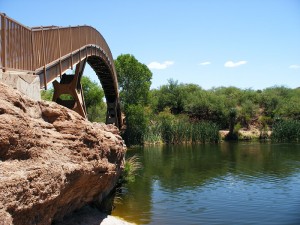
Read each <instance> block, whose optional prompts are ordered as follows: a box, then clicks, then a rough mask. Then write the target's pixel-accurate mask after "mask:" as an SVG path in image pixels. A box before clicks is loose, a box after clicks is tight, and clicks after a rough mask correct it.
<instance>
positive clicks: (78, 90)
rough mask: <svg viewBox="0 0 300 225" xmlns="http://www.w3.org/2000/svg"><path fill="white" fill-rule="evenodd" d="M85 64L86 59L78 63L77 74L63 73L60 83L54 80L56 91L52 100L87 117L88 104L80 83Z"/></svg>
mask: <svg viewBox="0 0 300 225" xmlns="http://www.w3.org/2000/svg"><path fill="white" fill-rule="evenodd" d="M85 64H86V59H85V60H83V61H81V62H79V63H78V64H77V65H76V70H75V74H71V75H67V74H63V75H62V77H61V80H60V83H58V81H56V80H55V81H53V88H54V93H53V99H52V100H53V101H54V102H56V103H58V104H60V105H63V106H65V107H67V108H69V109H72V110H74V111H75V112H77V113H78V114H79V115H81V116H82V117H84V118H87V113H86V106H85V101H84V96H83V91H82V86H81V83H80V80H81V77H82V74H83V70H84V67H85ZM62 95H65V96H62Z"/></svg>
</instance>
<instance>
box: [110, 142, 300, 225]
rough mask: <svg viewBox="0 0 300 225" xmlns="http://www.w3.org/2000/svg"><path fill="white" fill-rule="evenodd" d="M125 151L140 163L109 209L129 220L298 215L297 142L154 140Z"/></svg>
mask: <svg viewBox="0 0 300 225" xmlns="http://www.w3.org/2000/svg"><path fill="white" fill-rule="evenodd" d="M129 154H138V155H139V156H140V158H141V161H142V164H143V166H144V169H143V171H141V173H140V176H139V177H138V178H137V180H136V182H135V183H132V184H129V185H128V186H127V192H126V193H127V194H126V195H124V196H123V197H122V203H121V204H117V205H116V209H115V210H114V211H113V215H118V216H120V217H123V218H125V219H126V220H128V221H132V222H136V223H138V224H201V223H203V224H248V223H250V224H293V223H294V222H295V223H296V222H298V221H297V220H298V219H299V221H300V217H299V215H298V214H297V213H298V212H300V211H298V210H300V198H299V196H300V145H297V144H276V145H274V144H260V143H242V144H241V143H222V144H220V145H187V146H158V147H147V148H142V149H135V150H131V151H129ZM258 208H259V210H258ZM279 215H280V216H279ZM277 217H280V219H279V218H277ZM276 218H277V219H276ZM262 222H263V223H262Z"/></svg>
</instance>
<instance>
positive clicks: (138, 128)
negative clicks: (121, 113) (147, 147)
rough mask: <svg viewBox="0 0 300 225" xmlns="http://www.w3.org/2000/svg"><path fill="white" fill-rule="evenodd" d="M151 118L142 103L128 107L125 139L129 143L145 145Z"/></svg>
mask: <svg viewBox="0 0 300 225" xmlns="http://www.w3.org/2000/svg"><path fill="white" fill-rule="evenodd" d="M148 124H149V119H148V117H147V115H146V113H145V110H144V107H143V106H142V105H128V106H127V107H126V130H125V132H124V135H123V137H124V139H125V142H126V143H127V144H128V145H143V144H144V136H145V133H146V131H147V127H148Z"/></svg>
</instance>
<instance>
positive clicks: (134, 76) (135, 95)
mask: <svg viewBox="0 0 300 225" xmlns="http://www.w3.org/2000/svg"><path fill="white" fill-rule="evenodd" d="M115 67H116V71H117V75H118V83H119V89H120V100H121V103H122V107H123V110H124V112H125V116H126V130H125V132H124V135H123V137H124V139H125V142H126V144H127V145H141V144H143V143H144V136H145V133H146V131H147V127H148V124H149V119H148V117H147V115H146V113H145V106H146V105H147V104H148V101H149V90H150V85H151V78H152V73H151V71H150V70H149V69H148V67H147V66H146V65H145V64H142V63H140V62H139V61H138V60H137V59H136V58H135V57H134V56H133V55H130V54H126V55H120V56H118V58H117V59H116V60H115Z"/></svg>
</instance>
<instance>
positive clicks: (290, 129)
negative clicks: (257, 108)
mask: <svg viewBox="0 0 300 225" xmlns="http://www.w3.org/2000/svg"><path fill="white" fill-rule="evenodd" d="M271 140H272V141H275V142H300V121H299V120H280V121H278V122H275V124H274V125H273V131H272V135H271Z"/></svg>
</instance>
